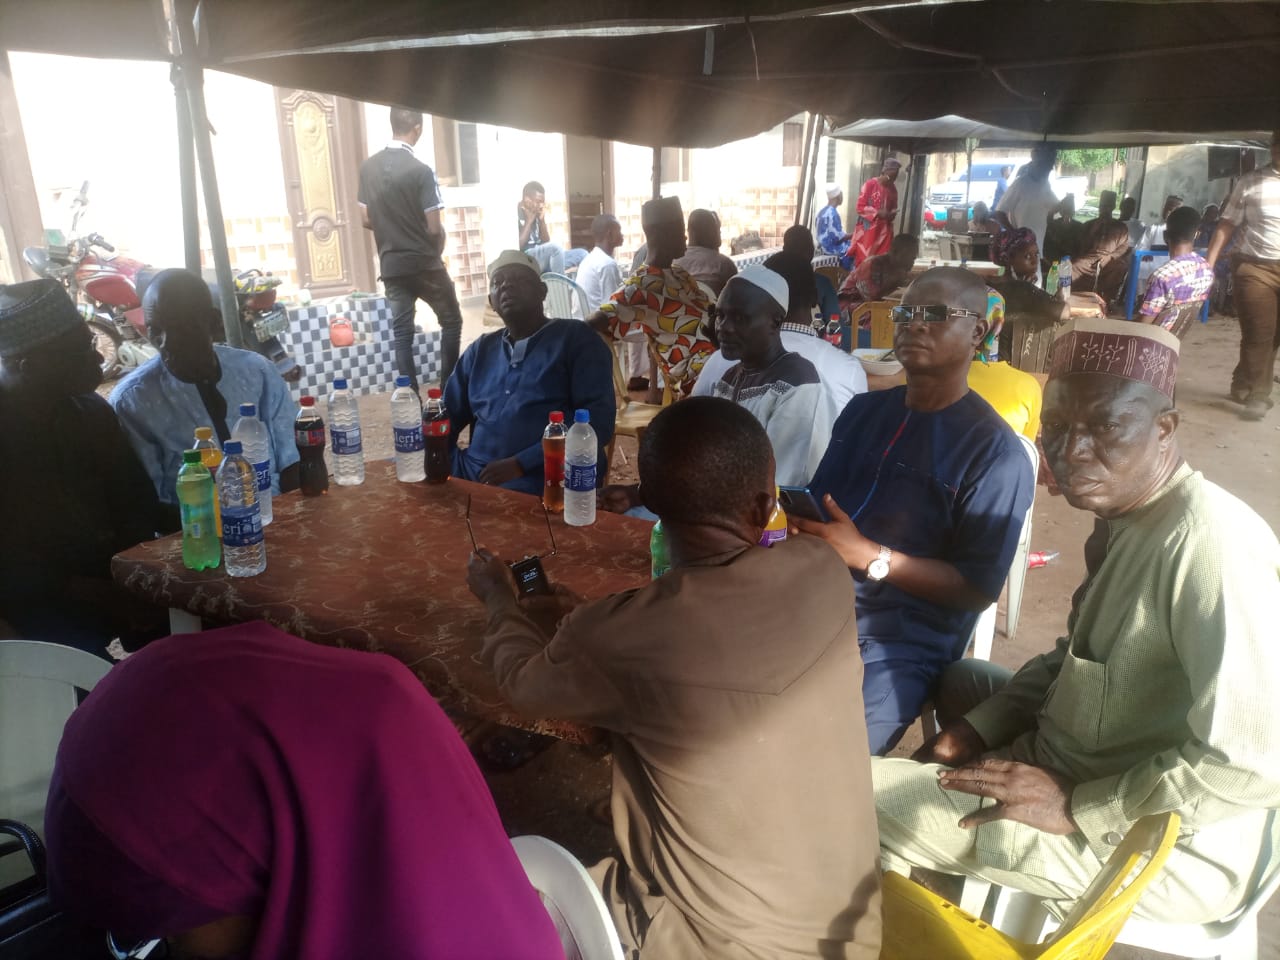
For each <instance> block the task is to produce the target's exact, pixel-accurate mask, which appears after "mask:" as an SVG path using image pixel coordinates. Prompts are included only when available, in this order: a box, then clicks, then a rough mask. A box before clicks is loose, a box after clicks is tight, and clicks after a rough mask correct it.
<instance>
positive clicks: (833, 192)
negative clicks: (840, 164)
mask: <svg viewBox="0 0 1280 960" xmlns="http://www.w3.org/2000/svg"><path fill="white" fill-rule="evenodd" d="M842 193H844V191H843V190H841V189H840V184H838V183H828V184H827V199H828V200H834V199H835V198H836V197H838V196H839V195H840V194H842Z"/></svg>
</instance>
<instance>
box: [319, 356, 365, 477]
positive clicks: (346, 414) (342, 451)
mask: <svg viewBox="0 0 1280 960" xmlns="http://www.w3.org/2000/svg"><path fill="white" fill-rule="evenodd" d="M326 409H327V410H328V413H329V440H330V442H331V443H332V444H333V479H335V480H337V481H338V486H340V487H353V486H356V485H357V484H361V483H364V444H363V443H362V442H361V437H360V410H359V409H358V408H357V407H356V398H355V397H354V396H352V395H351V391H350V390H349V389H347V381H346V378H345V377H335V378H334V380H333V390H331V391H330V392H329V399H328V403H327V405H326Z"/></svg>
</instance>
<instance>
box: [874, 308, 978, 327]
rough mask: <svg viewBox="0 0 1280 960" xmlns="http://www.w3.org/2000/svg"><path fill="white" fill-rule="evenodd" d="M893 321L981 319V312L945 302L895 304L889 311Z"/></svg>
mask: <svg viewBox="0 0 1280 960" xmlns="http://www.w3.org/2000/svg"><path fill="white" fill-rule="evenodd" d="M889 316H890V319H892V320H893V322H894V323H911V322H912V321H913V320H924V321H925V322H926V323H942V322H943V321H945V320H950V319H951V318H952V317H972V318H974V319H975V320H981V319H982V314H980V313H974V312H973V311H972V310H957V309H954V308H953V307H948V306H947V305H946V304H945V303H923V304H914V305H912V306H909V307H908V306H897V307H894V308H893V309H892V310H891V311H889Z"/></svg>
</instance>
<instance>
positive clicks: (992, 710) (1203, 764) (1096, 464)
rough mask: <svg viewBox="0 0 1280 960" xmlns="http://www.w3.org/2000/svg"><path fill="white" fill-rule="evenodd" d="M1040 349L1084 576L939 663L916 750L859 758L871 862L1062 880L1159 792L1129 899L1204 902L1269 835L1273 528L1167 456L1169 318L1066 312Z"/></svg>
mask: <svg viewBox="0 0 1280 960" xmlns="http://www.w3.org/2000/svg"><path fill="white" fill-rule="evenodd" d="M1050 367H1051V374H1050V379H1049V383H1048V386H1047V387H1046V389H1045V403H1044V417H1043V424H1044V426H1043V432H1042V438H1043V443H1044V452H1045V456H1046V459H1047V461H1048V464H1049V467H1050V469H1051V470H1052V471H1053V476H1054V478H1055V480H1056V481H1057V485H1058V488H1059V489H1060V490H1061V491H1062V493H1063V495H1064V496H1065V497H1066V499H1067V502H1068V503H1069V504H1071V506H1073V507H1075V508H1077V509H1080V510H1088V511H1090V512H1092V513H1093V514H1094V515H1095V517H1096V519H1095V521H1094V530H1093V535H1092V536H1090V537H1089V540H1088V542H1087V543H1086V544H1085V547H1084V556H1085V564H1086V567H1087V573H1086V577H1085V581H1084V583H1083V584H1081V586H1080V588H1079V589H1078V590H1077V591H1076V592H1075V595H1074V597H1073V598H1072V604H1071V613H1070V616H1069V617H1068V618H1067V630H1066V636H1064V637H1061V638H1059V640H1058V642H1057V646H1056V647H1055V648H1054V649H1053V650H1052V651H1051V652H1049V653H1045V654H1042V655H1040V656H1038V657H1035V658H1033V659H1031V660H1030V661H1028V662H1027V663H1026V664H1025V665H1024V666H1023V667H1022V669H1021V670H1019V671H1018V672H1017V673H1016V674H1011V673H1010V671H1008V670H1006V669H1004V668H1003V667H999V666H996V665H995V664H993V663H988V662H986V661H979V660H964V661H961V662H960V663H958V664H956V665H955V666H953V667H951V668H950V669H949V670H948V671H947V673H946V674H945V675H944V676H943V679H942V683H941V685H940V688H939V691H938V693H937V695H936V696H935V698H934V702H935V704H936V706H937V711H938V718H939V720H940V721H941V724H942V732H941V733H940V734H939V735H938V736H937V737H936V738H935V739H934V740H932V741H930V742H928V743H926V744H925V745H924V746H923V747H922V748H921V749H920V750H919V751H918V752H917V754H916V758H917V759H918V760H920V761H923V762H920V763H918V762H915V761H913V760H877V761H875V762H874V764H873V769H874V773H875V781H876V806H877V808H878V814H879V823H880V840H881V843H882V845H883V847H884V852H885V862H886V865H887V866H889V867H891V868H893V869H896V870H899V871H902V872H905V871H906V870H907V868H908V866H909V865H916V866H922V867H927V868H929V869H932V870H939V871H942V872H944V873H951V874H960V875H969V876H975V877H979V878H981V879H983V880H987V881H990V882H993V883H998V884H1000V885H1001V886H1007V887H1012V888H1014V889H1017V890H1024V891H1027V892H1029V893H1032V894H1034V895H1035V896H1036V897H1041V898H1046V899H1050V900H1057V901H1074V900H1075V899H1076V898H1077V897H1079V896H1080V895H1081V894H1082V893H1083V891H1084V890H1085V888H1086V887H1087V886H1088V885H1089V883H1090V881H1092V880H1093V878H1094V877H1095V876H1096V875H1097V874H1098V871H1099V870H1101V869H1102V866H1103V864H1104V863H1105V862H1106V860H1107V858H1108V857H1109V856H1110V855H1111V853H1112V852H1113V851H1114V850H1115V848H1116V845H1117V844H1118V843H1120V841H1121V839H1122V838H1123V837H1124V835H1125V833H1127V832H1128V830H1129V828H1130V827H1132V826H1133V824H1134V821H1136V820H1137V819H1138V818H1139V817H1143V816H1146V815H1150V814H1160V813H1165V812H1168V811H1172V812H1175V813H1177V814H1178V815H1179V816H1180V817H1181V818H1182V827H1181V831H1180V834H1179V839H1178V843H1177V845H1176V846H1175V847H1174V849H1173V853H1172V854H1171V855H1170V857H1169V860H1168V862H1166V864H1165V866H1164V869H1162V870H1161V871H1160V873H1159V875H1158V876H1156V877H1155V879H1154V880H1153V881H1152V882H1151V884H1150V886H1148V887H1147V888H1146V890H1144V891H1143V894H1142V898H1141V900H1139V901H1138V906H1137V912H1138V913H1139V914H1141V915H1142V916H1145V917H1149V918H1151V919H1154V920H1161V921H1166V922H1172V923H1182V924H1188V923H1189V924H1199V923H1206V922H1209V921H1213V920H1218V919H1220V918H1223V917H1226V916H1229V915H1230V914H1232V913H1233V912H1234V911H1236V910H1238V909H1239V908H1240V906H1241V905H1242V904H1243V903H1244V901H1245V900H1246V899H1248V898H1249V896H1250V895H1252V894H1253V892H1254V890H1255V884H1256V882H1257V878H1258V877H1260V876H1262V874H1263V871H1264V868H1265V869H1269V868H1270V866H1271V865H1272V864H1274V862H1275V856H1276V852H1277V850H1280V820H1278V819H1277V816H1276V812H1275V811H1276V808H1280V713H1278V712H1277V711H1276V709H1275V703H1274V701H1275V678H1276V676H1277V675H1280V646H1277V645H1276V643H1275V613H1276V610H1278V609H1280V544H1277V542H1276V537H1275V534H1274V533H1272V531H1271V530H1270V529H1269V528H1268V527H1267V524H1266V523H1265V522H1264V521H1263V520H1262V519H1261V518H1260V517H1259V516H1258V515H1257V514H1256V513H1254V512H1253V511H1252V510H1250V509H1249V507H1248V506H1246V505H1245V504H1244V503H1242V502H1241V501H1239V500H1237V499H1236V498H1235V497H1233V496H1232V495H1231V494H1229V493H1227V492H1226V491H1225V490H1223V489H1222V488H1220V487H1218V486H1216V485H1215V484H1212V483H1210V482H1209V481H1207V480H1205V479H1204V477H1203V476H1202V475H1201V474H1200V473H1198V472H1197V471H1195V470H1193V469H1192V468H1191V467H1190V466H1188V465H1187V464H1186V462H1185V461H1184V460H1183V459H1182V455H1181V453H1180V452H1179V450H1178V443H1177V439H1176V436H1175V432H1176V430H1177V427H1178V419H1179V417H1178V411H1177V410H1176V409H1174V406H1173V388H1174V383H1175V380H1176V376H1177V368H1178V340H1177V338H1176V337H1174V336H1173V335H1171V334H1170V333H1168V332H1167V331H1165V330H1162V329H1160V328H1159V327H1152V326H1147V325H1143V324H1136V323H1125V322H1124V321H1115V320H1087V321H1077V322H1076V323H1075V324H1074V326H1073V327H1072V328H1070V329H1069V331H1068V332H1067V333H1066V334H1064V335H1063V336H1062V337H1060V338H1059V339H1058V340H1057V342H1056V343H1055V344H1054V347H1053V354H1052V360H1051V364H1050Z"/></svg>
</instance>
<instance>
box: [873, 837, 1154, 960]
mask: <svg viewBox="0 0 1280 960" xmlns="http://www.w3.org/2000/svg"><path fill="white" fill-rule="evenodd" d="M1178 823H1179V818H1178V815H1177V814H1176V813H1163V814H1159V815H1156V816H1150V817H1143V818H1142V819H1141V820H1139V821H1138V822H1137V823H1135V824H1134V825H1133V827H1132V828H1131V829H1130V830H1129V833H1128V835H1127V836H1126V837H1125V838H1124V840H1123V841H1122V842H1121V844H1120V846H1118V847H1116V850H1115V853H1113V854H1112V855H1111V857H1110V859H1109V860H1107V862H1106V865H1105V866H1103V868H1102V870H1101V871H1099V873H1098V875H1097V876H1096V877H1094V879H1093V882H1092V883H1091V884H1089V887H1088V889H1087V890H1085V892H1084V893H1083V894H1082V895H1081V897H1080V899H1079V900H1077V901H1076V905H1075V906H1074V907H1073V908H1072V910H1071V912H1070V913H1069V914H1067V917H1066V919H1065V920H1063V922H1062V926H1060V927H1059V928H1058V930H1057V932H1055V933H1054V935H1053V936H1052V937H1050V939H1049V940H1048V941H1047V942H1045V943H1023V942H1022V941H1020V940H1014V939H1013V938H1012V937H1009V936H1006V935H1005V934H1003V933H1001V932H1000V931H999V930H997V929H995V928H994V927H992V926H991V925H990V924H986V923H983V922H982V921H981V920H978V919H976V918H974V917H972V916H970V915H969V914H967V913H965V912H964V911H963V910H961V909H960V908H959V907H957V906H956V905H955V904H954V903H951V902H950V901H948V900H944V899H943V898H942V897H940V896H938V895H937V894H935V893H933V892H931V891H929V890H926V889H925V888H924V887H922V886H920V885H919V884H917V883H913V882H912V881H911V880H909V879H907V878H906V877H904V876H902V875H901V874H897V873H886V874H885V875H884V902H883V917H884V940H883V943H882V946H881V949H880V958H881V960H921V958H924V957H928V958H930V960H968V958H972V960H1031V958H1036V960H1102V958H1103V957H1105V956H1106V954H1107V951H1108V950H1109V949H1110V948H1111V945H1112V944H1113V943H1115V940H1116V937H1117V936H1118V935H1119V933H1120V928H1121V927H1123V926H1124V922H1125V920H1127V919H1128V917H1129V914H1130V913H1132V912H1133V907H1134V904H1136V903H1137V902H1138V897H1139V896H1141V895H1142V891H1143V890H1144V889H1145V888H1146V886H1147V884H1148V883H1150V882H1151V879H1152V878H1153V877H1154V876H1155V875H1156V874H1157V873H1158V872H1159V871H1160V868H1161V867H1163V866H1164V862H1165V860H1166V859H1168V857H1169V853H1170V851H1171V850H1172V849H1173V845H1174V843H1175V842H1176V841H1177V839H1178ZM1144 859H1145V861H1146V863H1145V864H1144V863H1142V861H1143V860H1144ZM1135 870H1136V871H1137V872H1136V873H1135ZM1131 875H1132V879H1130V876H1131ZM1126 881H1127V883H1126Z"/></svg>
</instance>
